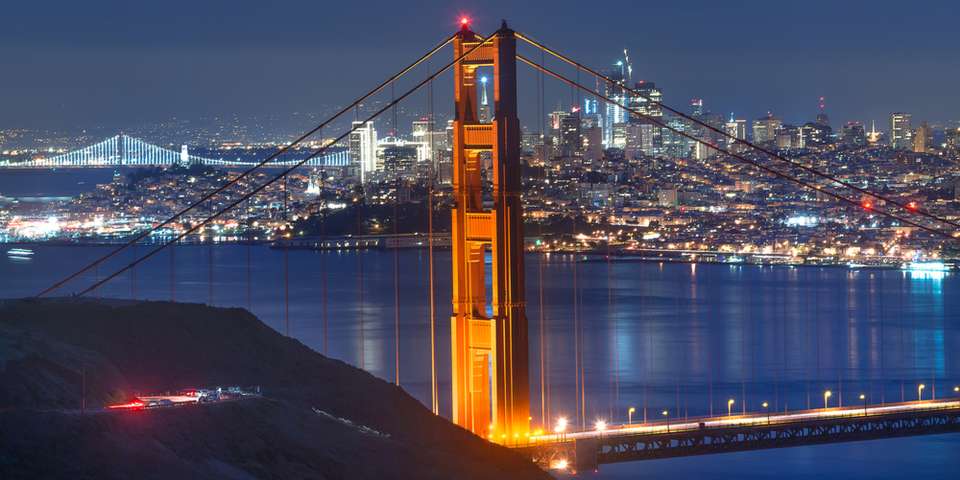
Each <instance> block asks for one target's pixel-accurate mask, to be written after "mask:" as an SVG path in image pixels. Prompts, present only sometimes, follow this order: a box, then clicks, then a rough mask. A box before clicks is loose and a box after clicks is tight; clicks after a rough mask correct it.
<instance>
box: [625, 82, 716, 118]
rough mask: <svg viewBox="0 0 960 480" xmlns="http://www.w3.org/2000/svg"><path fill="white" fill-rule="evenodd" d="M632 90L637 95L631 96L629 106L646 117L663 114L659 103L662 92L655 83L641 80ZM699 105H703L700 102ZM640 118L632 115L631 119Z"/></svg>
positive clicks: (661, 98) (658, 116) (661, 100)
mask: <svg viewBox="0 0 960 480" xmlns="http://www.w3.org/2000/svg"><path fill="white" fill-rule="evenodd" d="M634 90H636V92H637V93H638V94H639V95H633V96H632V97H633V98H631V99H630V108H632V109H634V110H635V111H636V112H637V113H639V114H641V115H644V116H648V117H655V118H660V117H662V116H663V107H662V105H661V103H662V102H663V92H661V91H660V89H659V88H657V85H656V84H655V83H653V82H647V81H643V80H641V81H639V82H637V84H636V85H635V86H634ZM700 106H701V107H703V103H702V102H701V104H700ZM701 113H702V112H701ZM640 119H642V117H639V116H633V118H631V120H640Z"/></svg>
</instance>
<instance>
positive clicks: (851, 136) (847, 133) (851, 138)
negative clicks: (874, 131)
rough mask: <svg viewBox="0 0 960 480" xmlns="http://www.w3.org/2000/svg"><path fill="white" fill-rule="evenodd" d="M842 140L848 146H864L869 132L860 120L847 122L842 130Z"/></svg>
mask: <svg viewBox="0 0 960 480" xmlns="http://www.w3.org/2000/svg"><path fill="white" fill-rule="evenodd" d="M840 142H841V143H842V144H843V145H845V146H847V147H863V146H865V145H866V144H867V134H866V131H865V130H864V128H863V124H862V123H860V122H847V123H846V124H845V125H844V126H843V128H842V129H841V130H840Z"/></svg>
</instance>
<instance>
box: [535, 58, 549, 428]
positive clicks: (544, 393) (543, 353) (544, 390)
mask: <svg viewBox="0 0 960 480" xmlns="http://www.w3.org/2000/svg"><path fill="white" fill-rule="evenodd" d="M540 62H541V64H542V63H543V49H540ZM535 80H536V84H537V116H538V117H539V119H538V120H537V125H538V129H539V135H540V139H539V142H540V143H539V145H537V146H536V148H539V150H540V151H539V152H538V154H539V157H540V161H541V162H542V163H543V166H544V174H546V171H547V169H546V159H545V158H544V144H543V141H544V139H543V119H544V112H543V72H540V73H539V74H538V75H537V78H536V79H535ZM537 229H538V234H539V236H540V239H541V241H542V240H543V222H542V221H541V222H537ZM543 257H544V254H543V252H538V255H537V289H538V290H539V309H538V312H537V313H538V316H539V323H540V425H542V426H544V427H546V425H547V421H548V419H549V418H550V412H549V406H548V404H549V402H548V399H547V397H548V396H549V394H548V391H549V387H548V386H547V381H548V379H549V375H548V372H547V342H546V314H545V312H544V311H543V307H544V302H543Z"/></svg>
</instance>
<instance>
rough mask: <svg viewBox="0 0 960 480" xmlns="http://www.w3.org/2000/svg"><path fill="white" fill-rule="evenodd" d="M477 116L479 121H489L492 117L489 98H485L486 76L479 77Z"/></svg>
mask: <svg viewBox="0 0 960 480" xmlns="http://www.w3.org/2000/svg"><path fill="white" fill-rule="evenodd" d="M477 118H479V119H480V123H490V119H492V118H493V110H492V109H491V107H490V100H488V99H487V77H486V75H484V76H482V77H480V106H479V107H477Z"/></svg>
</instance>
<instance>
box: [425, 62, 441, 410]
mask: <svg viewBox="0 0 960 480" xmlns="http://www.w3.org/2000/svg"><path fill="white" fill-rule="evenodd" d="M436 128H437V125H436V120H435V119H434V116H433V80H430V83H429V84H427V129H428V130H427V135H428V136H429V137H428V141H429V145H430V147H429V150H430V180H429V182H428V183H427V268H428V269H429V270H430V272H429V275H428V279H429V280H428V285H427V290H428V291H429V300H430V406H431V408H432V410H433V414H434V415H439V414H440V399H439V395H438V393H439V392H438V389H437V316H436V298H435V296H434V284H433V186H434V183H435V182H436V176H437V154H436V152H435V151H434V148H435V145H434V142H433V134H434V131H435V130H436Z"/></svg>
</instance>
